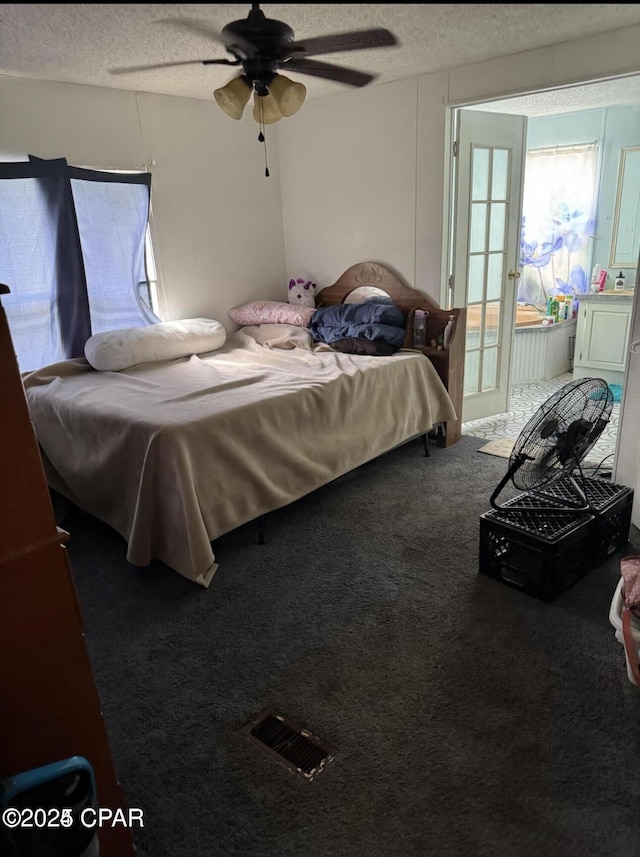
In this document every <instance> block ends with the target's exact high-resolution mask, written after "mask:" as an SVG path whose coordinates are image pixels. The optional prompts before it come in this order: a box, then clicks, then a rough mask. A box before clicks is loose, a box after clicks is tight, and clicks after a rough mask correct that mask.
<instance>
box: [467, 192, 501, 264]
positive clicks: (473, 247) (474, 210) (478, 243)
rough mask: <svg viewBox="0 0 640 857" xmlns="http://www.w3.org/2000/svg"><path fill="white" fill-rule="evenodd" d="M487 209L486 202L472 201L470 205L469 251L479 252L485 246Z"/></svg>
mask: <svg viewBox="0 0 640 857" xmlns="http://www.w3.org/2000/svg"><path fill="white" fill-rule="evenodd" d="M487 209H488V205H487V203H486V202H474V203H472V205H471V230H470V236H469V252H470V253H481V252H482V251H483V250H485V248H486V241H487ZM500 249H502V248H500Z"/></svg>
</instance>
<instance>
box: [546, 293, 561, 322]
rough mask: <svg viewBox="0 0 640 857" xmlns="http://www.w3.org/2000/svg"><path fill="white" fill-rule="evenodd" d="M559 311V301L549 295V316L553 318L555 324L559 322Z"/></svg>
mask: <svg viewBox="0 0 640 857" xmlns="http://www.w3.org/2000/svg"><path fill="white" fill-rule="evenodd" d="M558 309H559V304H558V301H557V300H556V298H555V297H554V296H553V295H549V299H548V300H547V316H551V317H552V318H553V320H554V322H557V321H558Z"/></svg>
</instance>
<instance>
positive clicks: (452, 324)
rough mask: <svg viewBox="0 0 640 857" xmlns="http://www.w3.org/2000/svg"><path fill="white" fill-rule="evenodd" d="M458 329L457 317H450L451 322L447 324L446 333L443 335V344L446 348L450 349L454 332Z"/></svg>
mask: <svg viewBox="0 0 640 857" xmlns="http://www.w3.org/2000/svg"><path fill="white" fill-rule="evenodd" d="M455 329H456V317H455V315H450V316H449V321H448V322H447V324H446V327H445V329H444V333H443V334H442V344H443V345H444V347H445V348H448V347H449V343H450V342H451V339H452V337H453V334H454V331H455Z"/></svg>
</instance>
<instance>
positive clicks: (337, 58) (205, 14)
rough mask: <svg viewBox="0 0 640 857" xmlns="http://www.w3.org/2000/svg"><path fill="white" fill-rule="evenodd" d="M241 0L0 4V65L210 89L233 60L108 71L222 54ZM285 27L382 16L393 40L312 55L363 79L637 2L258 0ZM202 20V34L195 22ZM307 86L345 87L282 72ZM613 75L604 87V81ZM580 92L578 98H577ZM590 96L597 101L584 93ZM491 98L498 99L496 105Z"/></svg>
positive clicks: (575, 28)
mask: <svg viewBox="0 0 640 857" xmlns="http://www.w3.org/2000/svg"><path fill="white" fill-rule="evenodd" d="M250 8H251V6H250V4H235V3H229V4H199V3H192V4H189V3H187V4H130V5H129V4H119V3H114V4H99V3H97V4H86V3H85V4H29V3H26V4H14V3H7V4H0V74H2V73H3V74H7V75H12V76H17V77H27V78H36V79H41V80H53V81H62V82H69V83H85V84H92V85H95V86H106V87H112V88H116V89H129V90H136V91H144V92H153V93H161V94H165V95H178V96H187V97H191V98H201V99H206V100H210V99H211V97H212V92H213V90H214V89H215V88H217V87H219V86H222V85H224V84H225V83H226V82H227V81H228V80H230V79H231V78H232V77H235V76H236V75H237V73H238V71H237V70H236V69H235V68H232V69H230V68H226V67H224V66H203V65H200V64H199V62H195V63H194V64H193V65H187V66H178V67H176V68H161V69H156V70H148V71H138V72H135V73H129V74H114V73H113V70H114V69H117V68H120V67H123V66H125V67H126V66H132V65H135V66H139V65H146V64H156V63H165V62H173V61H175V62H184V61H191V60H195V61H198V60H202V59H210V58H230V57H229V54H227V53H226V51H225V49H224V47H223V46H222V44H221V43H220V42H219V40H218V39H217V38H216V37H215V35H214V34H215V33H219V32H220V30H221V29H222V27H224V26H225V24H228V23H229V22H230V21H232V20H238V19H241V18H246V16H247V15H248V13H249V10H250ZM260 8H261V9H262V11H263V12H264V13H265V15H266V16H267V17H269V18H275V19H277V20H280V21H284V22H286V23H287V24H289V26H290V27H292V28H293V30H294V33H295V38H296V39H297V40H298V41H302V40H304V39H305V38H311V37H316V36H322V35H326V34H329V33H336V32H339V33H341V32H347V31H352V30H358V29H363V28H367V27H386V28H387V29H390V30H391V31H392V32H393V33H394V34H395V35H396V37H397V38H398V41H399V45H397V46H395V47H386V48H379V49H377V50H362V51H355V52H349V53H342V54H331V55H325V56H323V57H322V60H324V61H326V62H331V63H335V64H338V65H346V66H349V67H352V68H356V69H360V70H362V71H367V72H371V73H374V74H376V75H377V77H376V79H375V80H374V81H373V83H371V84H369V85H370V86H375V85H377V84H379V83H385V82H388V81H393V80H399V79H402V78H413V77H416V76H418V75H421V74H426V73H429V72H434V71H440V70H443V69H447V68H453V67H456V66H460V65H465V64H467V63H472V62H477V61H480V60H486V59H491V58H495V57H500V56H505V55H508V54H513V53H518V52H520V51H525V50H529V49H532V48H539V47H543V46H545V45H549V44H555V43H558V42H563V41H568V40H571V39H576V38H580V37H583V36H589V35H595V34H598V33H601V32H603V31H609V30H616V29H620V28H625V27H628V26H631V25H634V24H640V4H638V3H631V4H577V5H571V4H561V5H557V4H546V3H544V4H543V3H538V4H503V5H484V4H453V5H447V4H435V5H430V4H402V3H401V4H394V5H391V4H382V3H376V4H355V5H352V4H340V5H329V4H320V5H316V4H289V5H281V4H263V5H261V7H260ZM194 24H195V25H196V26H197V27H198V28H200V29H204V30H205V31H207V30H208V31H210V32H211V33H212V35H211V37H209V36H207V35H205V34H201V33H199V32H197V30H196V27H194V26H193V25H194ZM290 76H291V77H292V78H294V79H296V80H300V81H302V82H303V83H304V84H305V86H306V87H307V90H308V94H307V98H308V99H310V98H316V97H319V96H324V95H331V94H335V93H338V92H344V91H345V90H348V89H349V87H347V86H345V85H344V84H339V83H335V82H329V81H324V80H321V79H319V78H317V77H310V76H307V75H301V74H294V73H293V72H291V73H290ZM638 79H639V78H638V77H633V78H627V79H625V80H622V81H615V82H613V81H612V82H610V83H602V84H598V87H599V89H598V90H597V91H596V90H595V89H593V88H592V87H591V86H589V87H578V88H574V89H572V90H571V91H562V92H561V93H556V94H554V93H551V94H550V100H548V107H545V106H544V103H543V102H541V100H540V99H539V98H538V97H536V99H535V100H534V101H532V102H527V100H526V99H518V100H517V101H516V102H515V103H514V104H512V105H511V106H509V107H508V108H507V107H505V109H509V110H510V111H513V110H514V109H515V110H516V112H518V104H519V112H522V113H526V115H544V114H545V113H553V112H564V111H566V110H577V109H586V108H588V107H596V106H604V105H607V104H620V103H622V104H630V103H638V101H639V98H638ZM611 86H614V88H613V89H610V88H609V87H611ZM584 97H586V98H587V101H584V100H582V99H583V98H584ZM596 97H597V98H598V99H602V100H604V105H603V104H602V103H592V102H591V101H590V100H589V99H592V98H596ZM494 108H496V109H499V106H498V105H494Z"/></svg>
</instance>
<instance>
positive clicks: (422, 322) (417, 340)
mask: <svg viewBox="0 0 640 857" xmlns="http://www.w3.org/2000/svg"><path fill="white" fill-rule="evenodd" d="M426 344H427V313H426V311H425V310H423V309H417V310H416V311H415V313H414V314H413V347H414V348H424V347H425V345H426Z"/></svg>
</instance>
